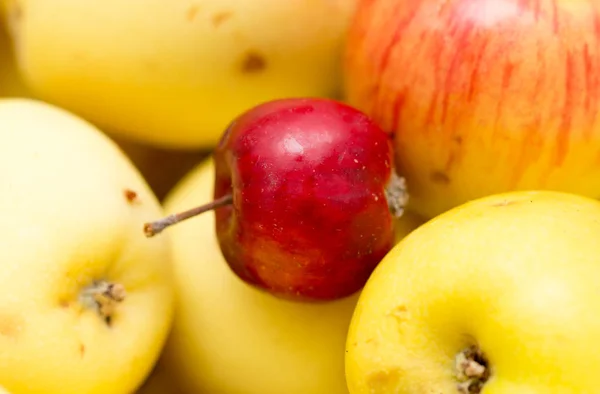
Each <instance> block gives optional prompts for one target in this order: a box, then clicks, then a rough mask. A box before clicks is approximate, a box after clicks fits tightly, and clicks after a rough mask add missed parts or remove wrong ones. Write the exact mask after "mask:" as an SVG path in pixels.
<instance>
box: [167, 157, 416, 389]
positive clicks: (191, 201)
mask: <svg viewBox="0 0 600 394" xmlns="http://www.w3.org/2000/svg"><path fill="white" fill-rule="evenodd" d="M213 171H214V168H213V160H212V158H209V159H207V160H206V161H204V162H202V163H201V164H200V165H199V166H197V167H196V168H194V169H193V170H192V171H191V172H190V173H189V174H188V175H187V176H186V177H184V178H183V180H182V181H181V182H180V183H179V184H178V185H177V186H176V187H175V189H174V190H173V191H172V192H171V193H170V194H169V195H168V196H167V199H166V200H165V210H166V211H167V212H168V213H174V212H179V211H182V210H185V209H189V208H190V207H192V206H196V205H200V204H203V203H205V202H209V201H211V199H212V197H213V194H212V193H213V182H214V173H213ZM408 217H410V218H411V219H410V220H413V221H414V222H410V223H414V226H415V227H416V226H417V225H418V223H420V221H419V220H418V219H416V218H414V217H411V216H408ZM214 220H215V218H214V213H213V212H207V213H204V214H202V215H200V216H198V217H196V218H194V219H191V220H188V221H186V222H182V223H180V224H178V225H177V226H174V227H173V228H171V229H169V233H170V235H171V238H172V240H173V253H174V254H173V258H174V265H175V273H176V283H177V286H176V287H177V292H178V294H177V295H178V297H177V304H176V305H177V312H176V317H175V323H174V327H173V332H172V335H171V336H170V339H169V341H168V344H167V347H166V350H165V364H166V365H167V367H168V369H169V371H170V373H171V374H172V375H173V376H176V377H177V379H178V381H179V382H180V383H181V385H182V388H184V389H185V390H187V392H190V393H196V392H206V393H214V394H225V393H227V394H282V393H285V394H308V393H310V394H345V393H347V388H346V383H345V378H344V343H345V339H346V334H347V328H348V324H349V322H350V317H351V315H352V311H353V310H354V306H355V303H356V299H357V295H353V296H351V297H348V298H345V299H342V300H338V301H334V302H330V303H323V304H311V303H301V302H297V303H295V302H291V301H286V300H282V299H279V298H276V297H274V296H272V295H270V294H268V293H266V292H263V291H260V290H258V289H256V288H254V287H250V286H249V285H247V284H245V283H244V282H242V281H241V280H240V279H239V278H238V277H237V276H236V275H235V274H234V273H233V272H232V271H231V270H230V268H229V267H228V265H227V263H226V262H225V260H224V259H223V257H222V255H221V251H220V249H219V246H218V243H217V239H216V234H215V229H214ZM398 228H399V229H402V230H400V232H406V233H409V232H410V231H411V230H412V228H413V227H411V226H410V225H404V226H399V227H398ZM399 238H400V235H399Z"/></svg>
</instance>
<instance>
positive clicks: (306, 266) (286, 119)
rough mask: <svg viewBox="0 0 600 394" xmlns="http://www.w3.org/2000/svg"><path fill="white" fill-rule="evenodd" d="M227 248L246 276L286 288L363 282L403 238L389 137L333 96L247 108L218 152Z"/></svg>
mask: <svg viewBox="0 0 600 394" xmlns="http://www.w3.org/2000/svg"><path fill="white" fill-rule="evenodd" d="M215 166H216V184H215V192H214V196H215V198H218V197H221V196H223V195H225V194H227V193H231V192H232V191H233V199H234V202H233V206H232V207H224V208H219V209H217V210H216V227H217V234H218V239H219V244H220V247H221V250H222V252H223V254H224V256H225V259H226V260H227V262H228V264H229V265H230V266H231V268H232V269H233V270H234V271H235V272H236V273H237V274H238V275H239V276H240V277H241V278H243V279H244V280H245V281H247V282H249V283H251V284H255V285H257V286H258V287H260V288H264V289H267V290H269V291H270V292H271V293H273V294H275V295H277V296H280V297H283V298H293V299H305V300H330V299H336V298H340V297H344V296H347V295H350V294H352V293H354V292H356V291H358V290H359V289H360V288H362V286H363V285H364V283H365V282H366V280H367V278H368V277H369V275H370V273H371V272H372V270H373V269H374V268H375V266H376V265H377V264H378V263H379V261H380V260H381V259H382V258H383V257H384V256H385V254H386V253H387V252H388V251H389V250H390V248H391V247H392V245H393V242H394V232H393V220H392V216H391V214H390V212H389V209H388V206H387V201H386V198H385V194H384V190H385V187H386V184H387V182H388V181H389V179H390V176H391V171H392V166H393V157H392V144H391V141H390V139H389V136H388V135H387V134H386V133H384V132H383V131H382V130H381V129H380V128H379V127H378V126H376V125H375V124H374V123H373V122H372V121H371V120H370V119H368V118H367V117H366V116H365V115H364V114H362V113H361V112H359V111H357V110H355V109H353V108H350V107H349V106H347V105H344V104H341V103H339V102H334V101H330V100H324V99H288V100H279V101H276V102H271V103H266V104H263V105H261V106H259V107H256V108H254V109H252V110H251V111H249V112H247V113H246V114H243V115H242V116H241V117H239V118H238V119H237V120H236V121H235V122H234V123H233V124H232V125H231V126H230V127H229V129H228V131H227V132H226V133H225V135H224V138H223V140H222V142H221V143H220V145H219V146H218V147H217V148H216V151H215Z"/></svg>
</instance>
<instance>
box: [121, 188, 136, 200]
mask: <svg viewBox="0 0 600 394" xmlns="http://www.w3.org/2000/svg"><path fill="white" fill-rule="evenodd" d="M123 194H124V195H125V199H126V200H127V202H128V203H134V202H135V201H136V200H137V198H138V194H137V193H136V192H135V191H133V190H131V189H125V190H124V191H123Z"/></svg>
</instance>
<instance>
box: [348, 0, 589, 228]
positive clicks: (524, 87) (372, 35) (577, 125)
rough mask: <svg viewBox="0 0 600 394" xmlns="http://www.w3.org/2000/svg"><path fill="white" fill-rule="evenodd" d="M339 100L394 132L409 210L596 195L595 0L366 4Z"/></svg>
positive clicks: (374, 0) (389, 0)
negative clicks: (496, 196) (529, 193)
mask: <svg viewBox="0 0 600 394" xmlns="http://www.w3.org/2000/svg"><path fill="white" fill-rule="evenodd" d="M345 92H346V97H345V100H347V102H349V103H350V104H351V105H353V106H355V107H357V108H358V109H361V110H362V111H364V112H365V113H366V114H367V115H370V116H371V117H372V119H374V120H375V121H376V122H377V123H378V124H379V125H380V126H381V127H382V128H383V129H384V130H386V131H389V132H394V137H395V139H394V146H395V157H396V167H397V169H398V172H399V174H400V175H403V176H404V177H405V178H406V181H407V185H408V188H409V190H410V193H411V200H410V202H409V205H408V209H411V210H415V211H416V212H418V213H420V214H422V215H424V216H428V217H431V216H434V215H437V214H439V213H441V212H443V211H445V210H448V209H449V208H451V207H454V206H457V205H459V204H461V203H463V202H466V201H468V200H471V199H474V198H477V197H482V196H484V195H489V194H493V193H498V192H503V191H510V190H523V189H553V190H559V191H568V192H573V193H578V194H583V195H586V196H591V197H595V198H598V197H600V117H599V116H598V114H599V112H600V1H596V0H588V1H570V0H415V1H407V0H362V1H361V2H360V3H359V5H358V10H357V13H356V16H355V20H354V21H353V23H352V25H351V27H350V32H349V37H348V40H347V51H346V57H345Z"/></svg>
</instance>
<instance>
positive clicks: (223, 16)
mask: <svg viewBox="0 0 600 394" xmlns="http://www.w3.org/2000/svg"><path fill="white" fill-rule="evenodd" d="M232 16H233V12H231V11H222V12H219V13H217V14H215V15H213V17H212V24H213V26H214V27H219V26H221V25H222V24H223V22H226V21H227V20H229V19H231V17H232Z"/></svg>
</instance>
